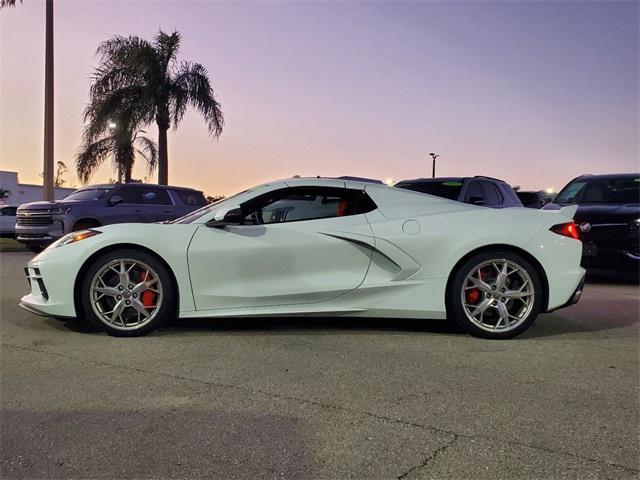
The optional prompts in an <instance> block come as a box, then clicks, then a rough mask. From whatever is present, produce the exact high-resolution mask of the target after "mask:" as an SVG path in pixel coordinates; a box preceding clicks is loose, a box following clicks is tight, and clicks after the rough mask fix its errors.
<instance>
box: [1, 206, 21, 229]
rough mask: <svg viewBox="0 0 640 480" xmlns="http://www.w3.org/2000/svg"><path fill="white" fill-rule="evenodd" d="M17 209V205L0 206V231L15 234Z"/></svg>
mask: <svg viewBox="0 0 640 480" xmlns="http://www.w3.org/2000/svg"><path fill="white" fill-rule="evenodd" d="M16 209H17V207H11V206H7V207H2V208H0V233H2V234H5V235H14V234H15V229H16Z"/></svg>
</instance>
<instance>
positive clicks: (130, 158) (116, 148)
mask: <svg viewBox="0 0 640 480" xmlns="http://www.w3.org/2000/svg"><path fill="white" fill-rule="evenodd" d="M145 133H146V132H144V131H143V130H138V131H134V130H132V129H131V128H129V127H128V126H127V125H126V124H122V125H120V124H116V123H112V128H109V129H108V130H107V132H106V133H105V134H104V135H101V136H97V137H96V136H95V135H92V134H91V133H90V131H89V129H85V131H84V134H83V138H84V141H83V144H82V146H81V147H80V150H79V151H78V154H77V155H76V168H77V172H78V177H80V180H81V181H82V182H83V183H86V182H88V181H89V178H91V175H93V174H94V173H95V171H96V170H97V169H98V167H100V165H101V164H102V163H104V161H105V160H106V159H107V158H108V157H109V156H111V157H113V163H114V165H115V167H116V169H117V171H118V181H119V182H122V180H123V177H124V181H125V182H129V181H131V172H132V170H133V164H134V162H135V158H136V156H140V157H142V158H143V159H144V160H145V161H146V162H147V169H148V171H149V173H151V172H153V170H155V168H156V165H157V162H158V148H157V146H156V144H155V142H154V141H153V140H151V139H150V138H149V137H147V136H146V135H145Z"/></svg>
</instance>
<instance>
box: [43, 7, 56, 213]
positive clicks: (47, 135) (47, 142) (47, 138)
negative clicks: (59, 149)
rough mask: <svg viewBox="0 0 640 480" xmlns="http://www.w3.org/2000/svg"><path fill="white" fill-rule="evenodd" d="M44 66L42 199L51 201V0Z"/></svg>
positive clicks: (46, 21) (47, 16)
mask: <svg viewBox="0 0 640 480" xmlns="http://www.w3.org/2000/svg"><path fill="white" fill-rule="evenodd" d="M45 25H46V28H45V62H44V63H45V67H44V168H43V173H42V177H43V183H44V187H43V190H44V192H43V193H44V199H45V200H48V201H52V200H53V197H54V193H53V192H54V190H53V0H47V3H46V20H45Z"/></svg>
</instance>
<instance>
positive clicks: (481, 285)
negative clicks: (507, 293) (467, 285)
mask: <svg viewBox="0 0 640 480" xmlns="http://www.w3.org/2000/svg"><path fill="white" fill-rule="evenodd" d="M479 272H480V270H478V273H479ZM469 280H470V281H471V283H472V284H473V286H474V287H476V288H478V289H479V290H481V291H483V292H485V293H489V292H491V285H489V284H488V283H487V282H485V281H484V280H482V279H481V278H480V275H478V277H471V278H470V279H469Z"/></svg>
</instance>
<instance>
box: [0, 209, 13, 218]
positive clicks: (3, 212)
mask: <svg viewBox="0 0 640 480" xmlns="http://www.w3.org/2000/svg"><path fill="white" fill-rule="evenodd" d="M16 210H17V207H4V208H3V209H0V215H2V216H4V217H15V216H16Z"/></svg>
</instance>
